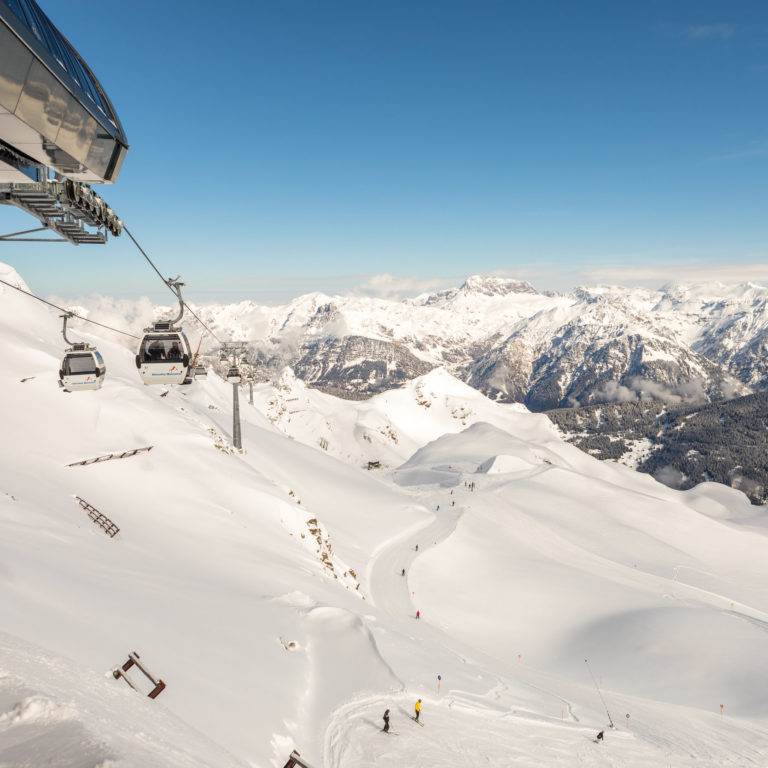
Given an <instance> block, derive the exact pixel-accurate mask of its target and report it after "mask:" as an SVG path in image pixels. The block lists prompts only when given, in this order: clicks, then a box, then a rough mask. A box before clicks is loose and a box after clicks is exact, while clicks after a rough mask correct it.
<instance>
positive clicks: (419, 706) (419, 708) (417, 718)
mask: <svg viewBox="0 0 768 768" xmlns="http://www.w3.org/2000/svg"><path fill="white" fill-rule="evenodd" d="M414 709H415V710H416V717H414V718H413V719H414V720H416V722H418V721H419V714H420V713H421V699H419V700H418V701H417V702H416V706H415V707H414Z"/></svg>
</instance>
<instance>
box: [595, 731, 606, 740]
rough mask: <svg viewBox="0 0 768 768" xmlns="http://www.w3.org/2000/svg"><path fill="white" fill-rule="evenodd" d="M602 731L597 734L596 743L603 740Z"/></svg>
mask: <svg viewBox="0 0 768 768" xmlns="http://www.w3.org/2000/svg"><path fill="white" fill-rule="evenodd" d="M603 735H604V731H600V733H598V734H597V739H596V741H602V740H603Z"/></svg>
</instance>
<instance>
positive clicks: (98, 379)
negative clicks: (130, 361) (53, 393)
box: [59, 344, 107, 392]
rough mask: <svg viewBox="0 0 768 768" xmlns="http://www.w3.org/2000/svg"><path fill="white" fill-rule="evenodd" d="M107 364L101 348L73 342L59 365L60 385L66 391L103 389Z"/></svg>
mask: <svg viewBox="0 0 768 768" xmlns="http://www.w3.org/2000/svg"><path fill="white" fill-rule="evenodd" d="M106 375H107V366H106V364H105V363H104V359H103V358H102V356H101V354H100V353H99V350H98V349H96V348H95V347H91V346H90V345H89V344H73V345H72V346H71V347H70V348H69V349H68V350H67V351H66V352H65V353H64V357H63V358H62V361H61V366H59V386H60V387H62V388H63V389H64V391H65V392H79V391H80V390H83V389H101V385H102V384H103V383H104V377H105V376H106Z"/></svg>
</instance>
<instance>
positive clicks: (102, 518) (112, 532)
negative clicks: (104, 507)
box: [75, 496, 120, 539]
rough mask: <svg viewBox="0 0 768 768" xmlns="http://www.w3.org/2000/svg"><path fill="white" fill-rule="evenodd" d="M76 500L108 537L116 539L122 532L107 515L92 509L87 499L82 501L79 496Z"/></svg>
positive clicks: (94, 508)
mask: <svg viewBox="0 0 768 768" xmlns="http://www.w3.org/2000/svg"><path fill="white" fill-rule="evenodd" d="M75 498H76V499H77V503H78V504H79V505H80V506H81V507H82V508H83V509H84V510H85V511H86V512H87V513H88V517H90V518H91V520H93V522H94V523H96V525H98V526H99V527H100V528H103V529H104V532H105V533H106V534H107V536H109V537H110V538H111V539H114V538H115V536H116V535H117V534H118V533H119V532H120V529H119V528H118V527H117V526H116V525H115V524H114V523H113V522H112V521H111V520H110V519H109V518H108V517H107V516H106V515H102V514H101V512H99V510H98V509H96V507H92V506H91V505H90V504H89V503H88V502H87V501H86V500H85V499H81V498H80V497H79V496H75Z"/></svg>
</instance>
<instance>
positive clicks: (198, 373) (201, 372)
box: [195, 365, 208, 379]
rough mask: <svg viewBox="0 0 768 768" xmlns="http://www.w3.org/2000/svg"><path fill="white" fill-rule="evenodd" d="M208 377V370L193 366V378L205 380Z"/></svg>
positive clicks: (203, 367) (201, 366) (202, 366)
mask: <svg viewBox="0 0 768 768" xmlns="http://www.w3.org/2000/svg"><path fill="white" fill-rule="evenodd" d="M207 377H208V369H207V368H206V367H205V366H204V365H196V366H195V378H196V379H205V378H207Z"/></svg>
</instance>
